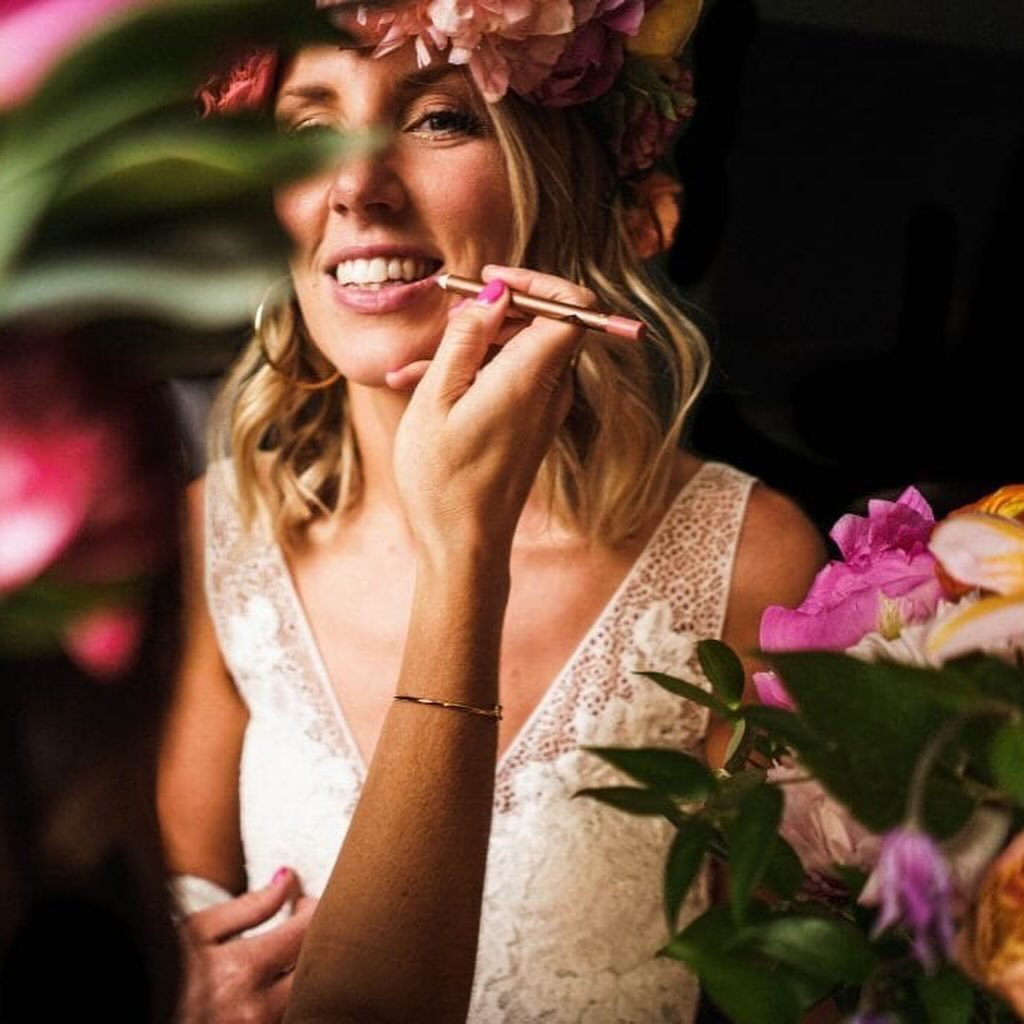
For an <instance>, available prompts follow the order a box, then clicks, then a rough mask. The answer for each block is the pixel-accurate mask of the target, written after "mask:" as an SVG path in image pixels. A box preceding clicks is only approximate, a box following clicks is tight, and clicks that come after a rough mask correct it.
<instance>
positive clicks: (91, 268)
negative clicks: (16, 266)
mask: <svg viewBox="0 0 1024 1024" xmlns="http://www.w3.org/2000/svg"><path fill="white" fill-rule="evenodd" d="M279 272H280V271H279V263H278V262H277V260H276V259H275V260H267V261H264V262H263V263H262V264H260V263H255V262H254V263H252V264H250V265H247V266H242V267H237V266H236V267H231V266H225V267H222V268H220V269H219V270H215V269H211V268H210V267H206V266H202V265H199V264H196V265H194V266H191V267H190V266H189V265H188V264H187V263H186V262H184V261H183V260H181V259H175V258H170V259H167V260H163V261H161V260H157V259H153V258H147V257H145V256H143V255H137V254H134V253H132V252H131V251H130V250H129V249H128V248H127V247H125V248H123V249H122V251H121V253H120V254H119V255H117V256H106V255H103V256H90V255H89V254H87V253H84V252H83V253H79V254H77V255H76V256H74V257H72V258H70V259H66V260H55V261H52V262H46V263H39V264H37V265H35V266H33V267H31V269H29V270H26V271H23V272H22V273H19V274H18V275H17V276H15V277H14V278H12V279H11V280H9V281H7V282H6V283H5V287H4V288H3V289H2V290H0V320H7V319H14V318H16V317H21V316H30V315H32V314H46V315H49V316H52V315H54V314H55V313H61V314H64V315H67V314H74V315H76V316H82V315H88V316H100V315H104V314H111V315H118V316H133V315H134V316H140V317H150V316H151V317H156V318H158V319H161V320H172V321H175V322H177V323H180V324H182V325H185V326H189V327H195V328H199V329H202V330H212V329H216V328H219V327H225V326H232V325H234V326H237V325H239V324H242V323H245V322H246V321H248V320H250V319H251V318H252V312H253V310H254V309H255V308H256V306H257V305H258V304H259V301H260V298H261V297H262V296H263V295H264V294H265V293H266V290H267V287H268V285H269V283H270V282H271V281H273V280H274V279H275V277H277V276H278V275H279Z"/></svg>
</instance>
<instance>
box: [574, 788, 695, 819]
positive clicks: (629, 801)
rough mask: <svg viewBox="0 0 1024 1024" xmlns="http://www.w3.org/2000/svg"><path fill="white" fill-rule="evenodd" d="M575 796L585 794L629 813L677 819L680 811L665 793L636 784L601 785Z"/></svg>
mask: <svg viewBox="0 0 1024 1024" xmlns="http://www.w3.org/2000/svg"><path fill="white" fill-rule="evenodd" d="M573 796H574V797H577V796H585V797H589V798H590V799H591V800H598V801H600V802H601V803H603V804H608V806H609V807H614V808H616V809H617V810H620V811H626V813H627V814H637V815H651V816H653V815H661V816H662V817H665V818H668V819H669V820H672V821H674V820H676V819H677V818H678V817H679V815H680V811H679V809H678V808H677V807H676V805H675V804H674V803H673V802H672V801H671V800H670V799H669V798H668V797H667V796H665V794H664V793H655V792H653V791H652V790H649V789H639V788H637V787H636V786H599V787H594V788H592V789H581V790H579V791H578V792H577V793H574V794H573Z"/></svg>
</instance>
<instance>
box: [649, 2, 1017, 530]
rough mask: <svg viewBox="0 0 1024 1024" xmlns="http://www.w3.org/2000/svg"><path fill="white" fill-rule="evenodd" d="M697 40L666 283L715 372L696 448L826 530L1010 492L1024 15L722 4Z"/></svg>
mask: <svg viewBox="0 0 1024 1024" xmlns="http://www.w3.org/2000/svg"><path fill="white" fill-rule="evenodd" d="M666 2H667V0H666ZM694 46H695V54H694V60H695V75H696V91H697V97H698V105H697V111H696V114H695V117H694V122H693V124H692V127H691V129H690V130H689V132H688V133H687V134H686V135H685V136H684V137H683V139H682V141H681V143H680V145H679V148H678V151H677V161H678V166H679V170H680V174H681V176H682V177H683V180H684V182H685V186H686V206H685V211H684V218H683V222H682V225H681V229H680V232H679V236H678V239H677V242H676V245H675V247H674V248H673V250H672V252H671V254H670V259H669V263H668V270H669V273H670V275H671V277H672V279H673V280H674V281H675V282H677V284H678V285H679V286H680V288H681V289H682V292H683V294H684V296H685V297H686V298H687V300H689V301H690V302H692V303H693V305H694V308H695V316H696V319H697V320H698V322H699V323H700V324H701V326H702V327H703V328H704V330H705V331H706V333H707V335H708V337H709V339H710V341H711V343H712V346H713V349H714V352H715V357H716V362H717V370H716V372H715V375H714V378H713V381H712V384H711V387H710V389H709V392H708V394H707V396H706V398H705V400H704V402H703V404H702V406H701V407H700V409H699V411H698V414H697V417H696V420H695V423H694V429H693V436H692V443H693V444H694V445H695V447H696V448H697V449H698V450H699V451H701V452H702V453H703V454H705V455H709V456H714V457H719V458H724V459H727V460H729V461H731V462H734V463H736V464H737V465H739V466H741V467H742V468H744V469H747V470H749V471H751V472H753V473H756V474H757V475H759V476H760V477H762V478H763V479H765V480H766V481H767V482H769V483H771V484H773V485H774V486H776V487H779V488H781V489H782V490H784V491H787V492H788V493H790V494H792V495H793V496H794V497H796V498H797V499H798V500H799V501H800V502H801V503H802V504H803V505H804V507H805V508H806V509H807V510H808V512H809V513H810V514H811V515H812V517H813V518H814V519H815V520H816V521H817V522H818V523H819V525H820V526H822V528H827V527H828V525H830V524H831V522H832V521H833V520H834V519H835V517H836V515H837V514H838V513H840V512H842V511H843V510H845V509H846V508H847V507H851V506H858V505H859V504H860V503H862V501H863V498H864V497H866V496H869V495H872V494H883V493H888V492H889V491H890V490H893V489H901V488H902V486H903V485H905V484H907V483H911V482H913V483H916V484H917V485H918V486H920V487H921V489H922V490H923V491H924V492H925V493H926V495H927V496H928V497H929V499H931V500H932V501H933V503H934V504H935V505H936V506H937V508H936V510H937V511H943V510H945V509H946V508H948V507H951V506H955V505H956V504H959V503H961V502H962V501H966V500H969V499H970V498H971V497H972V496H974V495H977V494H980V493H983V492H985V491H986V490H987V489H990V487H991V486H992V485H995V484H998V483H1000V482H1004V481H1007V480H1011V479H1014V480H1016V479H1021V478H1022V476H1024V466H1022V465H1021V462H1022V455H1021V451H1020V449H1019V448H1018V446H1017V444H1016V441H1017V439H1018V437H1019V428H1018V416H1019V413H1020V411H1021V409H1022V403H1021V400H1020V395H1019V387H1020V383H1021V381H1022V380H1024V374H1022V372H1021V371H1022V369H1024V357H1022V354H1021V340H1022V336H1024V332H1022V330H1021V325H1020V318H1019V314H1018V312H1017V308H1016V301H1017V298H1018V294H1019V292H1020V286H1019V284H1018V277H1019V274H1020V271H1021V269H1022V262H1024V261H1022V259H1021V256H1020V248H1019V247H1020V242H1021V238H1022V236H1024V5H1022V4H1021V3H1020V2H1019V0H982V2H980V3H963V2H960V0H858V2H857V3H850V2H848V0H716V2H713V3H712V4H710V5H709V6H706V11H705V15H704V18H703V21H702V23H701V27H700V29H699V31H698V34H697V36H696V39H695V42H694Z"/></svg>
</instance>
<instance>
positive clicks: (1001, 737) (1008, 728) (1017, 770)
mask: <svg viewBox="0 0 1024 1024" xmlns="http://www.w3.org/2000/svg"><path fill="white" fill-rule="evenodd" d="M989 756H990V757H991V763H992V772H993V774H994V775H995V778H996V782H997V783H998V784H999V785H1000V786H1001V787H1002V788H1003V789H1004V790H1006V792H1007V793H1009V794H1010V796H1012V797H1013V798H1014V800H1016V801H1017V803H1019V804H1024V722H1015V723H1013V724H1011V725H1004V726H1003V727H1002V728H1001V729H1000V730H999V731H998V732H997V733H996V735H995V737H994V739H993V740H992V749H991V751H990V755H989Z"/></svg>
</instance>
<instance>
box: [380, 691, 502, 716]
mask: <svg viewBox="0 0 1024 1024" xmlns="http://www.w3.org/2000/svg"><path fill="white" fill-rule="evenodd" d="M395 700H406V701H409V703H410V704H431V705H433V706H434V707H438V708H450V709H451V710H452V711H462V712H464V713H465V714H467V715H480V716H481V717H483V718H493V719H494V720H495V721H499V720H500V719H501V705H500V704H494V705H492V706H491V707H486V708H481V707H477V705H475V704H462V703H460V702H459V701H457V700H434V698H433V697H413V696H412V695H411V694H408V693H396V694H395Z"/></svg>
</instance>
